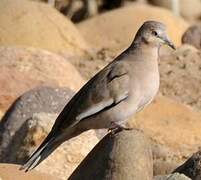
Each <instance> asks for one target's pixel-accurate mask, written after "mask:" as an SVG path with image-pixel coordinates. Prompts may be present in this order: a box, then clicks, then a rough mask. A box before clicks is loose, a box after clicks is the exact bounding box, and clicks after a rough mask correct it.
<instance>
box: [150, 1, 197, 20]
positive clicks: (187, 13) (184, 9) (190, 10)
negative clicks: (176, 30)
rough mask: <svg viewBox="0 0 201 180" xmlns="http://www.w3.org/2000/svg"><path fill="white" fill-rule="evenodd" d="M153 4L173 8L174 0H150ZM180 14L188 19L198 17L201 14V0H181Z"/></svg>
mask: <svg viewBox="0 0 201 180" xmlns="http://www.w3.org/2000/svg"><path fill="white" fill-rule="evenodd" d="M149 2H151V3H152V4H153V5H157V6H161V7H165V8H168V9H172V0H149ZM178 9H179V14H180V15H182V16H183V17H185V18H187V19H188V20H192V19H197V18H199V17H200V16H201V1H200V0H191V1H189V0H179V6H178Z"/></svg>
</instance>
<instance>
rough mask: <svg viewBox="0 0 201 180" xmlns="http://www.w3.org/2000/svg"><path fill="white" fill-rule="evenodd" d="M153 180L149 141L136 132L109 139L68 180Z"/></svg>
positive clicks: (112, 135)
mask: <svg viewBox="0 0 201 180" xmlns="http://www.w3.org/2000/svg"><path fill="white" fill-rule="evenodd" d="M152 178H153V162H152V152H151V147H150V144H149V140H148V139H147V138H146V137H145V136H144V135H143V133H142V132H140V131H136V130H130V131H121V132H119V133H116V134H112V133H110V134H108V135H106V136H105V137H104V138H103V139H102V140H101V141H100V142H99V143H98V144H97V145H96V146H95V148H94V149H93V150H92V151H91V152H90V153H89V154H88V155H87V157H86V158H85V159H84V160H83V161H82V162H81V164H80V165H79V166H78V167H77V169H76V170H75V171H74V172H73V173H72V175H71V176H70V177H69V179H68V180H79V179H82V180H94V179H96V180H122V179H123V180H133V179H136V180H137V179H140V180H150V179H152Z"/></svg>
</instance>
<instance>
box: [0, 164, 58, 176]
mask: <svg viewBox="0 0 201 180" xmlns="http://www.w3.org/2000/svg"><path fill="white" fill-rule="evenodd" d="M19 168H20V166H19V165H14V164H3V163H1V164H0V179H1V180H13V179H15V180H45V179H48V180H61V179H59V178H57V177H55V176H50V175H47V174H44V173H39V172H37V171H35V170H33V171H31V172H29V173H25V172H24V171H19Z"/></svg>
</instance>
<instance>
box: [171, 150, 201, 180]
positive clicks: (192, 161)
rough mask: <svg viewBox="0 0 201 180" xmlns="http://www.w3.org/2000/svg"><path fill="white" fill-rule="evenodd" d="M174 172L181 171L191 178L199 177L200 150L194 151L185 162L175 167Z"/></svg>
mask: <svg viewBox="0 0 201 180" xmlns="http://www.w3.org/2000/svg"><path fill="white" fill-rule="evenodd" d="M174 172H178V173H183V174H185V175H186V176H188V177H189V178H191V179H192V180H200V179H201V151H198V152H196V153H194V154H193V155H192V156H191V157H190V158H189V159H188V160H187V161H186V162H184V163H183V164H182V165H181V166H179V167H178V168H176V169H175V170H174Z"/></svg>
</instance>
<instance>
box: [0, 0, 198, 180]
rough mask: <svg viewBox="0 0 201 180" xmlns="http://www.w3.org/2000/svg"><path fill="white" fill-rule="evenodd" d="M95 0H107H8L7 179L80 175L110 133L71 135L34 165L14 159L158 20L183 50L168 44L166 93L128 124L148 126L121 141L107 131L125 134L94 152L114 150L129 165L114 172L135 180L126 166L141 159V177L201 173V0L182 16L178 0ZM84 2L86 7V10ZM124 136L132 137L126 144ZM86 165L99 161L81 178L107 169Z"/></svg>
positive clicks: (2, 107)
mask: <svg viewBox="0 0 201 180" xmlns="http://www.w3.org/2000/svg"><path fill="white" fill-rule="evenodd" d="M78 1H79V0H77V2H78ZM80 2H81V0H80ZM91 2H92V1H91ZM94 2H98V3H96V4H95V5H96V6H97V7H98V9H97V11H92V9H87V8H85V6H83V5H82V3H81V5H80V4H79V3H78V5H73V9H70V10H68V11H67V10H66V9H65V7H67V6H68V5H69V3H70V0H66V1H64V0H56V4H55V6H56V8H54V7H51V5H49V4H48V3H47V2H41V1H39V0H37V1H31V0H15V1H13V0H1V1H0V73H1V75H0V117H1V121H0V180H1V179H2V180H11V179H12V180H13V177H14V176H15V179H16V180H21V179H30V180H31V179H33V180H37V179H55V180H56V179H58V180H59V179H67V178H68V177H69V176H70V175H71V174H72V172H73V171H74V170H75V169H76V167H78V165H79V164H80V162H81V161H82V160H83V159H84V158H85V157H86V155H87V154H88V153H89V152H90V151H91V150H92V148H93V147H94V146H95V145H96V144H97V143H98V142H99V141H100V137H102V136H103V135H104V134H105V132H104V131H98V132H97V131H94V130H91V131H89V132H86V133H83V134H82V135H80V136H79V137H76V138H73V139H72V140H70V141H68V142H66V143H64V144H63V145H61V147H60V148H58V150H57V151H55V152H54V153H53V154H52V155H51V156H50V157H48V159H47V160H45V161H44V162H43V163H41V165H39V166H38V167H37V168H36V169H35V170H34V171H33V172H31V173H27V174H25V173H24V172H22V171H19V170H18V169H19V165H14V164H22V163H23V162H24V161H25V160H26V159H27V157H28V156H30V154H31V153H32V152H33V151H34V149H36V148H37V147H38V145H39V144H40V143H41V142H42V140H43V139H44V138H45V137H46V135H47V134H48V132H49V131H50V129H51V126H52V124H53V123H54V121H55V118H56V117H57V116H58V114H59V112H60V111H61V110H62V109H63V107H64V105H65V104H66V103H67V102H68V101H69V99H70V98H71V97H72V96H73V94H75V92H76V91H78V90H79V88H80V87H82V85H83V84H84V83H85V82H86V81H87V80H88V79H90V78H91V77H92V76H93V75H94V74H95V73H96V72H97V71H98V70H100V69H101V68H102V67H104V66H105V65H106V64H107V63H109V62H110V61H111V60H112V59H113V58H114V57H116V56H117V55H118V54H119V53H120V52H121V51H122V50H123V49H125V48H126V47H127V46H128V45H129V43H130V42H131V41H132V38H133V36H134V34H135V32H136V31H137V29H138V28H139V26H140V25H141V24H142V23H143V22H144V21H146V20H150V19H151V20H158V21H161V22H163V23H165V24H166V25H167V27H168V33H169V34H170V37H171V39H172V40H173V42H174V43H175V45H176V46H177V50H176V51H172V50H170V49H169V48H167V47H166V48H165V47H164V48H162V49H161V50H160V74H161V85H160V92H159V93H158V95H157V97H156V99H155V100H154V102H153V103H152V104H151V105H150V106H148V107H147V108H145V109H144V110H143V111H142V112H140V113H138V114H137V115H136V116H135V117H132V118H131V120H130V121H129V123H128V126H130V127H132V128H136V129H138V130H139V131H136V130H134V131H133V134H132V133H131V132H129V133H125V134H119V135H117V136H116V137H114V139H112V140H111V139H107V136H106V138H105V139H106V140H105V139H103V140H102V141H101V143H102V144H104V143H106V144H107V143H109V145H111V144H113V142H117V143H116V144H115V143H114V144H115V145H114V146H111V148H108V150H111V152H109V151H107V149H106V150H105V151H103V150H101V151H99V148H100V147H102V146H101V145H100V146H99V145H98V148H97V146H96V148H95V150H93V152H94V151H97V152H96V153H97V154H98V153H100V156H104V157H105V156H107V155H108V153H109V154H110V153H111V154H112V156H111V157H112V158H111V159H112V160H114V162H115V163H117V164H120V165H119V166H118V167H116V168H117V169H118V168H120V169H119V172H121V173H120V174H119V175H122V176H119V175H117V174H115V173H114V176H115V177H116V179H115V180H117V179H118V178H119V179H122V178H121V177H124V179H125V180H127V179H129V173H127V174H126V175H124V168H126V167H127V166H129V162H131V160H132V161H135V162H136V163H135V166H133V165H132V171H130V170H129V172H130V173H131V172H132V173H131V174H132V177H136V178H137V179H141V180H144V179H145V180H151V179H155V180H165V179H169V180H174V179H176V180H177V179H178V180H179V179H181V180H182V179H183V180H185V179H186V180H188V179H193V180H199V179H200V177H201V176H200V174H201V170H200V169H201V167H200V161H201V158H200V157H201V156H200V152H199V150H200V146H201V132H200V129H201V110H200V109H201V26H200V23H201V21H200V18H201V2H200V1H199V0H192V1H191V3H190V4H189V1H187V0H181V2H180V5H181V8H180V12H179V13H180V15H181V16H176V15H175V14H177V13H178V12H175V11H174V12H172V11H170V10H169V9H172V8H171V6H170V1H168V0H166V1H157V0H149V1H145V0H144V1H142V0H141V1H140V0H138V1H137V2H133V1H119V3H120V4H116V5H115V6H114V4H113V6H111V5H109V4H104V3H103V2H104V1H101V0H98V1H94ZM110 2H111V1H110ZM116 2H117V1H116ZM77 7H78V10H83V9H84V10H85V11H84V14H83V15H82V16H81V14H80V12H81V11H79V13H78V11H77V9H76V8H77ZM116 7H118V9H117V8H116ZM190 7H191V8H190ZM115 8H116V9H115ZM109 9H112V10H109ZM192 9H193V10H192ZM64 10H65V11H64ZM59 11H60V12H59ZM61 12H62V13H63V14H62V13H61ZM92 12H94V13H92ZM70 14H71V15H70ZM78 15H79V18H80V19H79V23H75V22H78V21H75V19H76V18H78ZM89 17H90V18H89ZM70 19H71V20H72V21H71V20H70ZM73 21H74V22H73ZM192 25H193V26H192ZM122 138H123V139H129V140H130V142H132V143H130V144H125V143H124V142H123V141H122ZM121 143H122V144H121ZM122 147H123V148H122ZM100 149H101V148H100ZM117 150H118V151H117ZM102 151H103V153H102V154H101V152H102ZM125 152H127V156H124V155H125ZM196 152H198V153H196ZM193 153H196V154H194V155H193ZM192 155H193V156H192ZM136 157H138V158H136ZM190 157H191V158H190ZM189 158H190V159H189ZM89 159H90V156H89ZM125 159H126V161H125ZM86 162H87V163H86ZM89 162H90V163H89ZM99 162H100V164H101V163H104V162H102V161H101V159H100V160H99ZM105 162H107V161H105ZM125 162H126V163H127V164H126V165H125ZM6 163H9V164H6ZM83 163H85V164H91V165H90V166H89V167H88V169H83V167H82V166H83V165H82V164H81V165H80V166H79V168H78V169H79V171H78V170H76V171H75V172H74V173H73V175H72V176H71V179H76V178H78V177H79V174H80V173H81V172H82V171H85V170H86V171H87V172H88V173H86V174H85V178H86V179H87V178H89V177H90V176H91V174H90V173H91V172H90V171H89V170H90V168H92V167H93V168H94V169H95V170H96V168H98V166H96V165H94V162H93V156H92V158H91V160H90V161H89V160H87V159H84V161H83ZM183 163H184V164H183ZM122 164H124V165H125V167H124V166H123V165H122ZM182 164H183V165H182ZM181 165H182V166H181ZM101 167H102V168H103V167H104V166H101ZM114 169H115V168H114ZM126 169H129V168H126ZM103 171H105V169H104V168H103ZM114 172H116V171H114ZM43 173H45V174H43ZM99 173H100V174H101V172H99ZM110 175H111V174H110ZM153 176H154V178H153ZM75 177H76V178H75ZM79 178H80V177H79ZM79 178H78V179H79ZM82 178H83V177H82ZM97 179H98V177H97ZM110 179H111V178H110ZM82 180H83V179H82ZM100 180H101V179H100Z"/></svg>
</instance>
